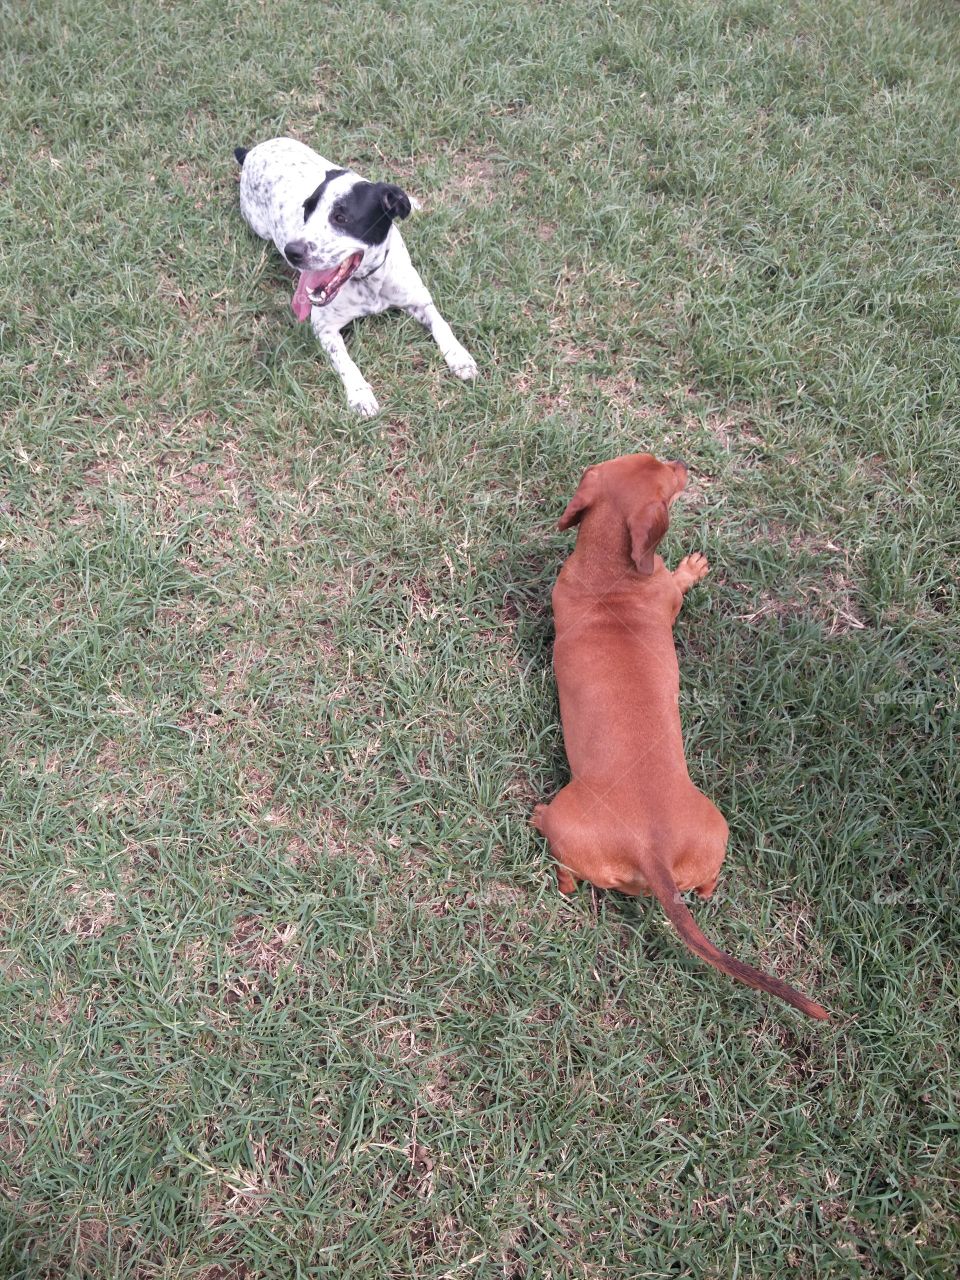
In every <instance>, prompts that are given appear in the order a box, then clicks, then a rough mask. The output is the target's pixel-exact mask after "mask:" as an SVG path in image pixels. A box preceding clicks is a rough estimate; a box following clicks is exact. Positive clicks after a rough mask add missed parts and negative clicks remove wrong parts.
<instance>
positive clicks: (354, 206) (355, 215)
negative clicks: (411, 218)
mask: <svg viewBox="0 0 960 1280" xmlns="http://www.w3.org/2000/svg"><path fill="white" fill-rule="evenodd" d="M409 213H410V197H409V196H408V195H407V193H406V192H405V191H404V190H402V188H400V187H395V186H394V185H393V184H392V183H390V182H358V183H357V184H356V185H355V186H353V187H351V189H350V190H349V191H347V192H346V193H345V194H344V195H342V196H340V198H339V199H337V200H335V201H334V202H333V207H332V208H331V210H330V225H331V227H333V229H334V231H342V232H343V233H344V235H348V236H353V238H354V239H355V240H360V241H362V242H363V243H364V244H371V245H373V244H383V242H384V240H386V238H387V236H388V235H389V234H390V227H391V224H392V223H393V219H394V218H406V217H407V216H408V215H409Z"/></svg>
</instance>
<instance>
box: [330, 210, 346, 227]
mask: <svg viewBox="0 0 960 1280" xmlns="http://www.w3.org/2000/svg"><path fill="white" fill-rule="evenodd" d="M333 220H334V222H335V223H336V224H337V226H338V227H345V226H346V225H347V215H346V214H345V213H335V214H334V215H333Z"/></svg>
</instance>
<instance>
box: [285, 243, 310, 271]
mask: <svg viewBox="0 0 960 1280" xmlns="http://www.w3.org/2000/svg"><path fill="white" fill-rule="evenodd" d="M283 256H284V257H285V258H286V260H287V261H288V262H289V263H290V265H291V267H299V266H300V264H301V262H303V260H304V258H305V257H306V256H307V242H306V240H291V241H290V243H289V244H286V245H284V247H283Z"/></svg>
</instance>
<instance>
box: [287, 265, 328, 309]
mask: <svg viewBox="0 0 960 1280" xmlns="http://www.w3.org/2000/svg"><path fill="white" fill-rule="evenodd" d="M329 274H330V273H329V272H328V271H301V272H300V279H299V280H298V281H297V288H296V292H295V293H294V295H293V299H292V301H291V303H290V306H291V307H292V308H293V314H294V315H295V316H296V317H297V319H298V320H306V319H307V318H308V317H309V315H310V308H311V307H312V306H313V303H312V302H311V301H310V298H309V297H308V290H310V289H319V288H320V286H321V285H322V284H323V283H324V282H325V281H326V278H327V276H328V275H329Z"/></svg>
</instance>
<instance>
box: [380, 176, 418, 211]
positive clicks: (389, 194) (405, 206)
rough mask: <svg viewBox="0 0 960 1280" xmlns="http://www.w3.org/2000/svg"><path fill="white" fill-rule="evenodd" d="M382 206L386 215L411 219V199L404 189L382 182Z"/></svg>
mask: <svg viewBox="0 0 960 1280" xmlns="http://www.w3.org/2000/svg"><path fill="white" fill-rule="evenodd" d="M379 185H380V205H381V208H382V209H383V211H384V213H385V214H387V215H388V216H389V217H391V218H409V217H410V197H409V196H408V195H407V193H406V192H405V191H404V190H403V188H402V187H395V186H394V185H393V183H392V182H381V183H380V184H379Z"/></svg>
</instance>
